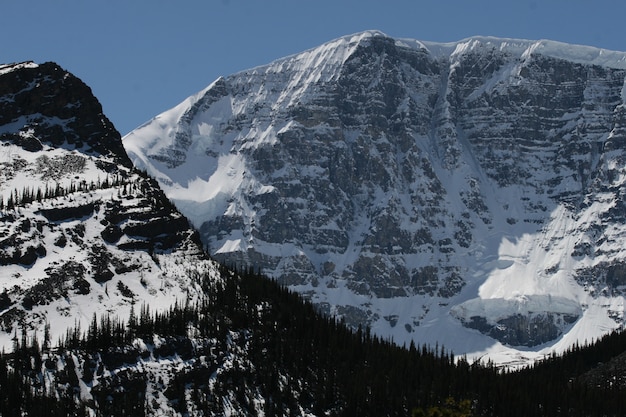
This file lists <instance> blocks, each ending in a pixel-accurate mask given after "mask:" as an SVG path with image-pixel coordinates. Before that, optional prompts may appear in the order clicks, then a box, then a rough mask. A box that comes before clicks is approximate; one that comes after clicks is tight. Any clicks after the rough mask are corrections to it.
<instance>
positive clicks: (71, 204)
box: [0, 62, 217, 350]
mask: <svg viewBox="0 0 626 417" xmlns="http://www.w3.org/2000/svg"><path fill="white" fill-rule="evenodd" d="M205 272H206V273H207V274H217V268H216V266H215V264H214V262H212V261H209V260H207V259H206V257H205V255H204V252H203V250H202V248H201V246H200V242H199V239H198V237H197V234H196V233H195V232H194V231H193V230H192V229H191V228H190V226H189V223H188V221H187V219H186V218H184V217H183V216H182V215H181V214H180V213H179V212H178V211H177V210H176V209H175V208H174V207H173V206H172V205H171V203H170V202H169V200H168V199H167V198H166V197H165V196H164V195H163V193H162V191H161V190H160V189H159V188H158V185H157V184H156V182H155V181H154V180H152V179H150V178H148V177H147V176H146V175H145V174H144V173H141V172H139V171H138V170H136V169H135V168H133V167H132V164H131V163H130V160H129V159H128V157H127V156H126V153H125V151H124V148H123V146H122V142H121V137H120V134H119V133H118V132H117V131H116V130H115V128H114V127H113V125H112V124H111V122H110V121H109V120H108V119H107V118H106V117H105V116H104V115H103V114H102V108H101V106H100V103H99V102H98V101H97V99H96V98H95V97H93V95H92V93H91V90H90V89H89V87H87V86H86V85H85V84H84V83H83V82H82V81H80V80H79V79H78V78H76V77H74V76H73V75H72V74H70V73H68V72H67V71H65V70H63V69H62V68H60V67H59V66H58V65H56V64H53V63H45V64H40V65H38V64H35V63H32V62H26V63H20V64H10V65H2V66H0V346H2V347H5V348H6V349H7V350H10V349H11V347H12V344H13V341H12V339H14V337H15V336H16V335H18V334H21V333H22V332H24V331H25V332H26V333H25V334H28V337H29V338H30V337H32V336H35V335H36V336H37V337H38V338H39V340H42V339H43V336H44V333H46V332H47V334H48V336H47V337H49V338H50V342H51V343H55V342H56V341H57V340H58V339H59V337H63V336H65V332H66V330H67V328H68V327H70V326H76V325H78V326H82V328H83V329H86V328H87V325H88V324H89V323H90V322H91V320H92V318H93V317H94V313H95V314H97V316H98V317H102V316H103V315H106V314H111V315H112V316H114V317H119V318H120V319H126V318H127V317H128V314H129V312H130V309H131V306H132V305H135V309H137V311H139V309H140V306H142V305H144V304H145V305H149V306H150V307H151V308H152V309H153V310H154V311H159V310H161V309H164V308H169V307H170V306H171V305H172V304H174V303H175V302H176V301H177V300H178V301H182V300H186V299H191V300H193V299H194V298H195V297H196V295H197V294H199V293H201V290H199V289H198V286H197V283H196V282H194V276H197V275H198V274H199V273H202V274H205ZM194 274H195V275H194ZM46 328H47V330H46Z"/></svg>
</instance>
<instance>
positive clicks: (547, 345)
mask: <svg viewBox="0 0 626 417" xmlns="http://www.w3.org/2000/svg"><path fill="white" fill-rule="evenodd" d="M625 79H626V53H621V52H611V51H606V50H601V49H595V48H591V47H586V46H576V45H567V44H562V43H557V42H552V41H527V40H514V39H496V38H485V37H479V38H471V39H465V40H462V41H459V42H454V43H447V44H438V43H432V42H419V41H415V40H407V39H393V38H390V37H388V36H386V35H384V34H382V33H380V32H375V31H368V32H363V33H359V34H355V35H352V36H346V37H343V38H340V39H336V40H333V41H331V42H329V43H327V44H324V45H322V46H320V47H318V48H314V49H311V50H308V51H305V52H303V53H301V54H297V55H294V56H289V57H286V58H284V59H280V60H277V61H275V62H272V63H270V64H268V65H265V66H260V67H257V68H253V69H250V70H246V71H243V72H240V73H237V74H234V75H230V76H227V77H222V78H219V79H218V80H216V81H215V82H213V83H212V84H211V85H209V86H208V87H207V88H206V89H204V90H203V91H200V92H199V93H198V94H196V95H194V96H192V97H189V98H188V99H187V100H185V101H184V102H183V103H181V104H179V105H178V106H176V107H175V108H173V109H171V110H169V111H166V112H164V113H163V114H161V115H159V116H157V117H155V118H154V119H153V120H151V121H149V122H148V123H146V124H145V125H143V126H141V127H139V128H138V129H136V130H135V131H133V132H131V133H130V134H128V135H127V136H126V137H125V138H123V141H124V146H125V148H126V150H127V152H128V154H129V156H130V158H131V159H132V161H133V163H134V164H135V165H136V166H137V167H139V168H141V169H144V170H146V171H147V172H148V173H149V174H150V175H151V176H153V177H155V178H156V179H157V180H158V182H159V184H160V185H161V187H162V188H163V190H164V191H165V193H166V195H167V196H168V197H169V198H170V199H171V200H172V201H173V202H174V203H175V204H176V206H177V207H178V208H179V209H180V210H181V212H182V213H183V214H184V215H185V216H187V217H188V218H189V219H190V220H191V222H192V223H193V224H194V225H195V227H196V228H198V229H199V230H200V232H201V237H202V239H203V241H204V243H205V245H206V246H207V247H208V248H209V249H210V252H211V253H212V254H213V255H214V256H216V257H217V258H219V259H221V260H225V261H227V262H230V263H233V264H247V265H254V266H257V267H260V268H262V270H263V271H264V272H265V273H266V274H268V275H270V276H272V277H275V278H277V279H278V280H280V281H281V282H283V283H285V284H287V285H288V286H289V287H290V288H292V289H294V290H297V291H299V292H301V293H302V294H304V295H306V296H307V297H308V298H310V299H311V300H312V301H313V302H314V303H316V304H317V306H318V308H319V309H321V310H322V311H326V312H328V313H332V314H335V315H337V316H340V317H343V318H344V319H345V320H346V322H348V323H350V324H352V325H358V324H363V325H368V326H370V327H371V328H372V329H373V330H374V331H375V332H376V333H377V334H380V335H383V336H388V337H393V339H394V340H395V341H396V342H398V343H404V342H408V341H409V340H415V341H417V342H419V343H423V342H429V343H435V342H438V343H439V344H444V345H445V346H446V347H448V348H450V349H452V350H453V351H454V352H455V353H467V354H468V355H470V356H478V355H482V354H489V355H490V356H491V357H492V358H493V359H495V360H496V361H500V362H506V361H516V360H518V359H521V360H526V359H527V358H532V357H536V356H539V355H542V354H545V353H547V352H551V351H561V350H562V349H564V348H565V347H566V346H569V345H571V344H572V343H574V342H575V341H584V340H585V339H586V340H591V339H593V338H596V337H598V336H599V335H601V334H604V333H606V332H608V331H610V330H612V329H615V328H619V327H622V326H623V323H624V314H623V313H624V289H625V288H626V287H625V286H626V274H625V271H626V267H625V265H626V263H625V258H626V249H624V244H623V242H624V238H625V235H626V225H625V224H624V220H625V219H626V217H625V216H626V209H625V207H624V202H623V197H624V194H625V193H626V188H625V180H626V176H625V174H626V170H625V150H626V148H625V144H626V105H625V102H626V83H625Z"/></svg>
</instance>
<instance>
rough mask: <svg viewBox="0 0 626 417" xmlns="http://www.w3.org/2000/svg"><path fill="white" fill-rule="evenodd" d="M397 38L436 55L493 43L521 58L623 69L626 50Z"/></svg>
mask: <svg viewBox="0 0 626 417" xmlns="http://www.w3.org/2000/svg"><path fill="white" fill-rule="evenodd" d="M399 41H401V42H402V44H403V45H410V46H413V47H414V48H426V49H427V50H428V51H429V52H430V53H431V54H432V55H434V56H436V57H453V56H455V55H458V54H462V53H465V52H467V51H470V50H475V49H477V48H479V47H482V46H492V47H493V48H495V49H498V50H501V51H507V52H509V53H511V54H513V55H517V56H519V57H520V58H523V57H524V56H527V55H529V54H531V53H538V54H542V55H545V56H548V57H552V58H557V59H563V60H567V61H571V62H575V63H578V64H588V65H600V66H605V67H610V68H617V69H626V52H621V51H611V50H607V49H602V48H598V47H594V46H586V45H576V44H569V43H565V42H559V41H553V40H548V39H541V40H529V39H515V38H499V37H493V36H473V37H470V38H466V39H462V40H459V41H456V42H445V43H440V42H430V41H416V40H410V39H401V40H399Z"/></svg>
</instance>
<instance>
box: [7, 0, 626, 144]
mask: <svg viewBox="0 0 626 417" xmlns="http://www.w3.org/2000/svg"><path fill="white" fill-rule="evenodd" d="M0 4H1V8H0V16H1V17H2V19H1V21H2V23H1V24H0V39H1V41H0V62H2V63H9V62H18V61H25V60H33V61H35V62H44V61H55V62H57V63H59V64H60V65H61V66H62V67H64V68H65V69H67V70H69V71H70V72H72V73H74V74H75V75H77V76H78V77H80V78H81V79H82V80H83V81H85V82H86V83H87V84H88V85H89V86H90V87H91V88H92V90H93V92H94V94H95V95H96V96H97V97H98V99H99V100H100V102H101V103H102V105H103V108H104V112H105V113H106V114H107V116H108V117H109V118H110V119H111V120H112V121H113V123H114V124H115V125H116V127H117V128H118V130H120V132H121V133H122V134H125V133H127V132H129V131H130V130H132V129H133V128H135V127H137V126H139V125H140V124H142V123H144V122H145V121H147V120H149V119H151V118H152V117H154V116H156V115H157V114H159V113H161V112H162V111H164V110H167V109H169V108H171V107H173V106H175V105H176V104H178V103H179V102H181V101H182V100H184V99H185V98H186V97H187V96H189V95H191V94H194V93H196V92H197V91H199V90H201V89H203V88H204V87H205V86H207V85H208V84H210V83H211V82H212V81H213V80H215V79H216V78H217V77H219V76H220V75H229V74H231V73H234V72H237V71H241V70H244V69H247V68H250V67H254V66H258V65H263V64H266V63H269V62H271V61H272V60H274V59H277V58H280V57H283V56H286V55H290V54H294V53H297V52H300V51H303V50H305V49H309V48H312V47H314V46H317V45H319V44H322V43H324V42H326V41H329V40H331V39H334V38H337V37H339V36H343V35H347V34H351V33H355V32H359V31H362V30H367V29H378V30H381V31H383V32H385V33H386V34H388V35H390V36H394V37H403V38H413V39H419V40H426V41H441V42H449V41H456V40H460V39H463V38H467V37H470V36H473V35H487V36H499V37H508V38H523V39H553V40H558V41H562V42H568V43H576V44H583V45H591V46H597V47H600V48H605V49H612V50H619V51H626V36H625V35H626V31H625V24H624V23H625V22H626V2H624V1H623V0H594V1H582V0H569V1H568V0H536V1H507V0H499V1H492V0H473V1H470V0H424V1H418V0H359V1H356V0H334V1H329V0H317V1H304V0H290V1H288V0H204V1H199V0H198V1H191V0H179V1H171V0H170V1H162V0H108V1H92V0H32V1H31V0H22V1H11V0H4V1H1V3H0Z"/></svg>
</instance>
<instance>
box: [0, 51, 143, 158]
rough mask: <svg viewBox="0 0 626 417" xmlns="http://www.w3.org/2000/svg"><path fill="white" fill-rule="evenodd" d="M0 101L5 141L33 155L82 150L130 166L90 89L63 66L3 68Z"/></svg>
mask: <svg viewBox="0 0 626 417" xmlns="http://www.w3.org/2000/svg"><path fill="white" fill-rule="evenodd" d="M0 95H2V96H4V97H5V100H4V101H2V102H0V126H4V127H3V131H6V132H3V133H5V134H4V140H10V141H11V143H14V144H17V145H20V146H22V147H23V148H24V149H26V150H33V151H35V150H41V149H43V147H44V146H52V147H59V146H66V147H68V148H71V149H82V150H83V151H85V152H88V153H93V154H94V155H96V154H98V155H104V156H109V157H111V158H113V159H114V160H116V161H120V162H123V163H124V164H125V165H126V166H128V167H130V166H131V163H130V160H129V159H128V157H127V155H126V152H125V151H124V148H123V147H122V145H121V140H120V139H121V136H120V134H119V132H117V130H116V129H115V127H114V126H113V124H112V123H111V122H110V121H109V119H108V118H107V117H106V116H105V115H104V114H103V112H102V106H101V104H100V102H99V101H98V100H97V99H96V98H95V97H94V96H93V93H92V91H91V88H89V87H88V86H87V85H86V84H85V83H83V82H82V81H81V80H80V79H78V78H77V77H75V76H74V75H73V74H71V73H69V72H68V71H66V70H64V69H63V68H61V67H60V66H59V65H58V64H56V63H54V62H46V63H43V64H35V63H33V62H24V63H19V64H9V65H3V66H2V67H1V68H0ZM13 128H15V130H13Z"/></svg>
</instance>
